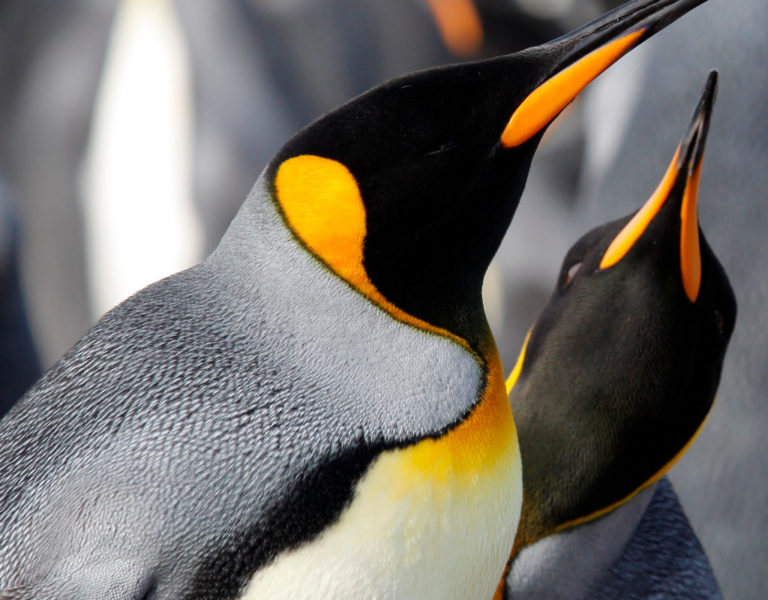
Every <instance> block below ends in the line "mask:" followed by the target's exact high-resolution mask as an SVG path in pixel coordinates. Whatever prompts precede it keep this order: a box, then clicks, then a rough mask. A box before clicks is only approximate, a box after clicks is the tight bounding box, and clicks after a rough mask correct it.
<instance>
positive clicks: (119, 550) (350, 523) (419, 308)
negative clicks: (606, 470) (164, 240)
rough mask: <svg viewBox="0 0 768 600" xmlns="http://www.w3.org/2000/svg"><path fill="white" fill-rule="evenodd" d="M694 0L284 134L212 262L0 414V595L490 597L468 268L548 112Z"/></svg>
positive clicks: (501, 492) (496, 427)
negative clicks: (282, 143) (283, 140)
mask: <svg viewBox="0 0 768 600" xmlns="http://www.w3.org/2000/svg"><path fill="white" fill-rule="evenodd" d="M702 1H703V0H659V1H648V0H642V1H633V2H630V3H628V4H626V5H624V6H623V7H620V8H618V9H616V10H614V11H612V12H610V13H608V14H606V15H605V16H603V17H601V18H600V19H598V20H596V21H594V22H593V23H591V24H589V25H587V26H585V27H583V28H581V29H579V30H577V31H575V32H573V33H571V34H568V35H567V36H564V37H562V38H560V39H558V40H556V41H554V42H551V43H549V44H546V45H543V46H540V47H537V48H533V49H530V50H527V51H524V52H521V53H518V54H514V55H510V56H505V57H500V58H497V59H493V60H488V61H484V62H478V63H469V64H464V65H459V66H452V67H445V68H438V69H433V70H430V71H425V72H422V73H417V74H415V75H410V76H406V77H403V78H401V79H397V80H394V81H391V82H389V83H386V84H384V85H382V86H380V87H378V88H375V89H374V90H372V91H370V92H368V93H367V94H364V95H363V96H360V97H359V98H357V99H355V100H353V101H351V102H350V103H348V104H346V105H345V106H343V107H341V108H340V109H338V110H336V111H334V112H332V113H330V114H329V115H327V116H325V117H324V118H322V119H320V120H318V121H317V122H315V123H313V124H312V125H310V126H309V127H307V128H306V129H305V130H303V131H301V132H300V133H299V134H297V135H296V136H295V137H294V138H293V139H292V140H290V141H289V142H288V143H287V144H286V145H285V146H284V147H283V148H282V149H281V150H280V152H279V153H278V154H277V155H276V156H275V158H274V159H273V160H272V161H271V162H270V164H269V165H268V166H267V168H266V169H265V171H264V173H263V174H262V176H261V177H260V178H259V180H258V181H257V182H256V184H255V187H254V189H253V192H252V193H251V195H250V196H249V197H248V199H247V200H246V201H245V204H244V205H243V207H242V209H241V210H240V212H239V213H238V215H237V217H236V218H235V220H234V221H233V223H232V225H231V226H230V228H229V230H228V231H227V233H226V235H225V236H224V238H223V240H222V242H221V244H220V245H219V247H218V248H217V249H216V251H215V252H214V253H213V254H212V255H211V256H210V257H209V258H208V259H207V260H205V261H204V262H203V263H201V264H199V265H197V266H196V267H193V268H192V269H189V270H187V271H184V272H182V273H179V274H177V275H174V276H172V277H169V278H167V279H165V280H162V281H160V282H158V283H156V284H154V285H151V286H149V287H148V288H146V289H144V290H142V291H141V292H139V293H137V294H136V295H135V296H133V297H131V298H130V299H128V300H127V301H125V302H124V303H122V304H121V305H119V306H118V307H117V308H115V309H114V310H112V311H111V312H109V313H108V314H107V315H105V317H104V318H102V319H101V320H100V321H99V322H98V323H97V324H96V325H95V326H94V327H93V328H92V329H91V331H90V332H89V333H88V334H87V335H86V336H85V337H84V338H83V339H82V340H81V341H80V342H78V343H77V344H76V345H75V346H74V347H73V348H72V349H71V350H70V351H69V352H68V353H67V354H66V355H65V356H64V357H63V358H62V359H61V361H60V362H59V363H58V364H57V365H55V366H54V367H53V368H52V369H51V371H49V372H48V373H47V374H46V375H45V376H44V377H43V378H42V379H41V380H40V381H39V382H38V384H37V385H36V386H35V387H34V388H33V389H32V390H31V391H30V393H28V394H27V395H26V396H25V397H24V398H23V399H22V400H21V401H20V402H19V403H18V404H17V405H16V406H15V407H14V409H12V410H11V412H10V413H9V414H8V415H7V416H6V418H4V419H3V420H2V421H0V598H3V599H5V600H7V599H14V600H21V599H31V598H34V599H36V600H52V599H62V600H63V599H65V598H66V599H69V598H79V599H102V598H109V599H123V598H125V599H131V600H142V599H146V600H150V599H151V600H170V599H179V598H188V599H208V598H210V599H213V598H216V599H235V598H243V599H262V598H263V599H270V600H275V599H279V598H291V599H295V598H313V599H332V598H333V599H347V598H348V599H355V600H358V599H360V598H377V599H391V600H409V599H414V600H415V599H430V598H435V599H441V600H451V599H456V600H486V599H489V598H491V597H492V596H493V594H494V590H495V589H496V586H497V583H498V581H499V578H500V576H501V574H502V572H503V570H504V567H505V564H506V562H507V559H508V556H509V552H510V549H511V548H512V545H513V540H514V534H515V527H514V524H515V523H517V521H518V516H519V511H520V504H521V492H522V489H521V469H520V456H519V449H518V442H517V437H516V433H515V426H514V422H513V418H512V412H511V410H510V406H509V402H508V401H507V396H506V391H505V386H504V380H503V376H502V371H501V365H500V361H499V358H498V355H497V352H496V349H495V345H494V342H493V338H492V337H491V334H490V331H489V329H488V326H487V323H486V320H485V316H484V312H483V307H482V301H481V295H480V289H481V283H482V280H483V275H484V273H485V270H486V268H487V266H488V263H489V261H490V260H491V257H492V256H493V254H494V252H495V251H496V249H497V247H498V245H499V243H500V241H501V238H502V236H503V235H504V233H505V231H506V229H507V226H508V224H509V222H510V220H511V218H512V215H513V213H514V211H515V208H516V205H517V202H518V199H519V197H520V194H521V192H522V189H523V186H524V183H525V179H526V176H527V172H528V168H529V164H530V161H531V158H532V155H533V153H534V150H535V148H536V145H537V143H538V141H539V139H540V137H541V134H542V132H543V130H544V129H545V128H546V126H547V125H548V124H549V122H550V121H551V120H552V119H553V118H554V117H555V116H556V115H557V114H558V112H560V110H562V108H563V107H564V106H565V105H566V104H567V103H568V102H569V101H570V100H572V99H573V97H574V96H575V95H576V94H578V92H579V91H580V90H581V89H582V88H583V87H584V86H585V85H586V84H587V83H588V82H589V81H591V80H592V79H593V78H594V77H596V76H597V75H598V74H599V73H600V72H601V71H603V70H604V69H605V68H607V67H608V66H609V65H610V64H612V63H613V62H614V61H615V60H617V59H618V58H619V57H620V56H622V55H623V54H624V53H626V52H627V51H629V50H630V49H631V48H632V47H634V46H636V45H637V44H638V43H640V42H641V41H642V40H644V39H646V38H648V37H649V36H650V35H652V34H654V33H655V32H657V31H658V30H659V29H661V28H662V27H664V26H666V25H667V24H669V23H670V22H672V21H673V20H675V19H676V18H677V17H679V16H680V15H682V14H684V13H685V12H686V11H688V10H690V9H691V8H693V7H694V6H697V5H698V4H700V3H701V2H702ZM510 524H512V525H510Z"/></svg>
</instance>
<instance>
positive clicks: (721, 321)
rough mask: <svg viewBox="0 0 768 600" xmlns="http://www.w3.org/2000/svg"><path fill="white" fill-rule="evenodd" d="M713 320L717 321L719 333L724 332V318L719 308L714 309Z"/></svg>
mask: <svg viewBox="0 0 768 600" xmlns="http://www.w3.org/2000/svg"><path fill="white" fill-rule="evenodd" d="M715 322H716V323H717V329H718V330H719V331H720V333H721V334H723V333H725V319H723V315H721V314H720V311H719V310H716V311H715Z"/></svg>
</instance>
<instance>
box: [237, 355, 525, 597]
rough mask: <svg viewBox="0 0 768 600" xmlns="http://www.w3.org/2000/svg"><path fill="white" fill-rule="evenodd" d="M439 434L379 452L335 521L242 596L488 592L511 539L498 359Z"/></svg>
mask: <svg viewBox="0 0 768 600" xmlns="http://www.w3.org/2000/svg"><path fill="white" fill-rule="evenodd" d="M489 378H490V379H489V385H488V386H487V388H486V391H485V394H484V396H483V399H482V401H481V402H480V404H478V406H477V407H476V408H475V410H474V411H473V412H472V413H471V414H470V415H469V417H468V418H467V419H466V420H465V421H464V422H463V423H462V424H460V425H459V426H457V427H456V428H454V429H453V430H451V431H450V432H448V433H447V434H445V435H444V436H442V437H441V438H439V439H429V440H424V441H422V442H419V443H417V444H415V445H414V446H411V447H408V448H404V449H401V450H394V451H391V452H385V453H384V454H382V455H381V456H380V457H379V458H378V459H377V460H376V461H375V462H374V463H373V464H372V466H371V468H370V469H369V470H368V472H367V473H366V475H365V476H364V477H363V478H362V479H361V480H360V482H359V483H358V485H357V488H356V491H355V496H354V499H353V501H352V502H351V504H350V505H349V507H348V508H347V509H346V510H345V512H344V513H343V514H342V515H341V517H340V519H339V520H338V521H337V522H336V523H335V524H334V525H332V526H331V527H329V528H328V529H327V530H326V531H325V532H323V533H322V534H321V535H320V536H319V537H318V538H316V539H315V540H313V541H312V542H310V543H308V544H305V545H303V546H301V547H300V548H298V549H296V550H293V551H289V552H285V553H283V554H281V555H280V556H278V558H277V559H276V560H275V561H274V562H273V563H271V564H270V565H268V566H266V567H265V568H263V569H262V570H261V571H259V572H258V573H256V575H255V576H254V577H253V579H252V580H251V582H250V583H249V585H248V586H247V588H246V590H245V592H244V594H243V596H242V598H243V599H244V600H256V599H257V598H258V599H262V598H269V599H270V600H279V599H282V598H285V599H289V598H290V599H291V600H295V599H299V598H312V599H315V600H323V599H328V600H330V599H336V600H339V599H350V600H352V599H354V600H361V599H377V600H410V599H413V600H429V599H432V598H434V599H435V600H438V599H439V600H452V599H456V600H474V599H477V600H490V598H492V597H493V593H494V590H495V588H496V585H497V584H498V581H499V578H500V577H501V574H502V572H503V570H504V566H505V563H506V560H507V558H508V556H509V553H510V550H511V548H512V544H513V542H514V537H515V531H516V529H517V522H518V519H519V516H520V506H521V501H522V479H521V468H520V453H519V449H518V443H517V435H516V432H515V426H514V421H513V419H512V412H511V409H510V407H509V401H508V400H507V396H506V393H505V391H504V382H503V378H502V376H501V365H500V364H499V362H498V359H496V361H495V362H494V364H493V365H491V367H490V370H489Z"/></svg>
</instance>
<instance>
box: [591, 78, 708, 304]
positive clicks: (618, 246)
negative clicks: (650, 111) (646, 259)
mask: <svg viewBox="0 0 768 600" xmlns="http://www.w3.org/2000/svg"><path fill="white" fill-rule="evenodd" d="M716 95H717V71H712V72H711V73H710V74H709V78H708V79H707V83H706V85H705V86H704V92H703V93H702V96H701V100H700V101H699V105H698V107H697V108H696V112H695V113H694V115H693V119H692V120H691V124H690V125H689V126H688V131H687V133H686V134H685V137H683V140H682V141H681V142H680V145H679V146H678V148H677V151H676V152H675V156H674V158H673V159H672V163H671V164H670V165H669V168H668V169H667V172H666V174H665V175H664V178H663V179H662V181H661V183H660V184H659V187H658V188H657V189H656V191H655V192H654V193H653V195H652V196H651V198H650V199H649V200H648V202H646V203H645V205H644V206H643V207H642V208H641V209H640V210H639V211H638V212H637V213H636V214H635V216H634V217H632V219H631V220H630V221H629V223H627V225H626V226H625V227H624V228H623V229H622V230H621V232H619V234H618V235H617V236H616V237H615V238H614V240H613V241H612V242H611V244H610V246H609V247H608V250H606V252H605V254H604V255H603V259H602V261H601V262H600V268H601V269H608V268H610V267H612V266H613V265H615V264H616V263H618V262H619V261H620V260H621V259H622V258H624V256H625V255H626V254H627V252H629V250H630V249H631V248H632V246H634V244H635V242H636V241H637V240H638V239H639V238H640V236H641V235H642V234H643V232H645V230H646V229H647V228H648V225H649V224H650V223H651V221H652V220H653V219H654V217H656V215H657V214H658V213H659V211H660V210H661V208H662V207H663V206H664V205H665V203H666V202H667V200H668V199H669V198H671V197H676V198H677V200H678V202H679V205H680V273H681V278H682V282H683V289H684V290H685V295H686V296H687V297H688V300H690V301H691V302H696V299H697V298H698V295H699V289H700V287H701V248H700V246H699V221H698V216H697V199H698V193H699V178H700V175H701V163H702V159H703V156H704V146H705V144H706V141H707V133H708V131H709V122H710V118H711V116H712V109H713V107H714V104H715V97H716ZM681 179H684V183H683V184H682V192H681V194H679V197H678V194H677V193H675V194H673V190H679V189H680V187H681V186H679V185H677V184H678V182H679V181H680V180H681Z"/></svg>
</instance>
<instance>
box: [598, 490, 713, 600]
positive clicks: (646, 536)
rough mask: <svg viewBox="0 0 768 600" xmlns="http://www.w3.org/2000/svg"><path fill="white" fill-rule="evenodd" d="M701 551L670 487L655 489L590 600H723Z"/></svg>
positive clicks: (710, 568)
mask: <svg viewBox="0 0 768 600" xmlns="http://www.w3.org/2000/svg"><path fill="white" fill-rule="evenodd" d="M722 597H723V596H722V594H721V593H720V588H719V586H718V584H717V581H716V580H715V576H714V575H713V573H712V567H710V565H709V561H708V560H707V557H706V555H705V554H704V550H703V549H702V547H701V544H700V543H699V540H698V538H697V537H696V534H695V533H694V532H693V529H692V528H691V525H690V523H689V522H688V518H687V517H686V516H685V513H684V512H683V509H682V507H681V506H680V502H679V501H678V499H677V495H676V494H675V492H674V490H673V489H672V485H671V484H670V483H669V481H668V480H667V479H666V478H664V479H662V480H661V481H660V482H659V483H658V485H657V486H656V490H655V492H654V493H653V497H652V498H651V502H650V504H649V505H648V508H647V509H646V511H645V513H644V514H643V518H642V519H641V520H640V523H639V524H638V526H637V529H635V531H634V533H633V534H632V538H631V539H630V540H629V543H628V544H627V546H626V548H625V549H624V552H623V553H622V554H621V557H620V558H619V559H618V560H617V561H616V563H615V564H614V565H613V566H612V567H611V569H610V572H609V573H608V574H607V576H606V577H605V578H604V580H602V581H600V582H599V583H598V584H597V585H596V586H595V588H594V589H593V590H592V591H591V592H590V594H589V598H592V599H593V600H603V599H604V600H615V599H616V598H622V599H623V600H650V599H657V598H658V599H661V598H675V599H676V600H722Z"/></svg>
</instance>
